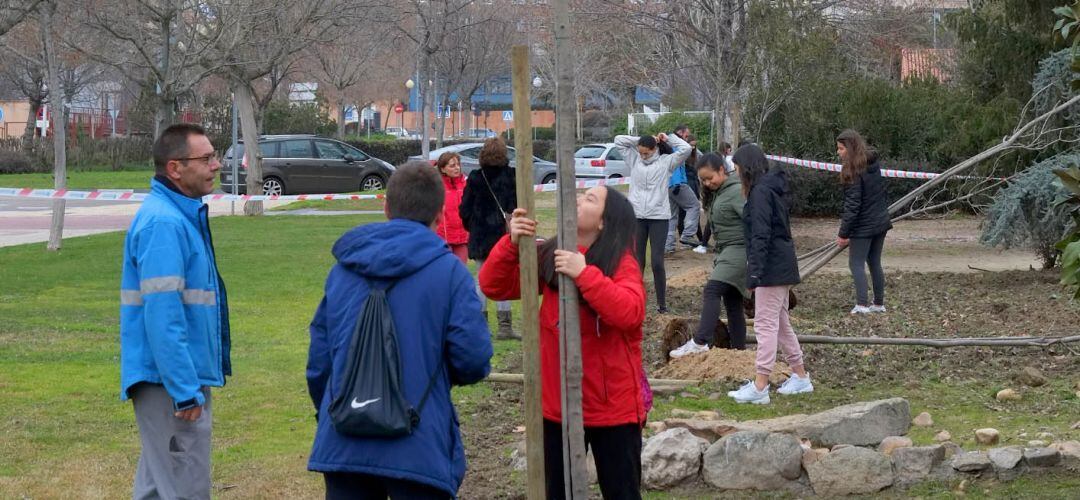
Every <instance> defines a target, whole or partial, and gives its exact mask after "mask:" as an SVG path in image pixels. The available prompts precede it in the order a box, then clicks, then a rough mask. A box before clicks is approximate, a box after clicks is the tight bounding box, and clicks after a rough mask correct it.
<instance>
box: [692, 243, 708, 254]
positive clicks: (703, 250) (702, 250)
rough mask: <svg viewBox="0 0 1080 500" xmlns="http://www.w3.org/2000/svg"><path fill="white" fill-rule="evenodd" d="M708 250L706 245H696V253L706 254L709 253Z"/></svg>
mask: <svg viewBox="0 0 1080 500" xmlns="http://www.w3.org/2000/svg"><path fill="white" fill-rule="evenodd" d="M708 252H709V249H708V248H705V245H698V246H696V247H694V253H701V254H704V253H708Z"/></svg>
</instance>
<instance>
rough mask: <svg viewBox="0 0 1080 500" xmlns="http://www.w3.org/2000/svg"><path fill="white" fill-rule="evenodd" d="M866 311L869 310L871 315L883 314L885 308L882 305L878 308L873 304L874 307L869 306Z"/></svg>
mask: <svg viewBox="0 0 1080 500" xmlns="http://www.w3.org/2000/svg"><path fill="white" fill-rule="evenodd" d="M868 309H870V312H872V313H883V312H885V306H883V305H881V306H879V305H877V304H874V305H872V306H870V307H869V308H868Z"/></svg>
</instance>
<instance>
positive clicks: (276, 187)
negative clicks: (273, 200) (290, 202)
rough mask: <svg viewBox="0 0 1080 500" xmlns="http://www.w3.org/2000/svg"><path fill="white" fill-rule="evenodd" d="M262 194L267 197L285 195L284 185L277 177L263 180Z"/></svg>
mask: <svg viewBox="0 0 1080 500" xmlns="http://www.w3.org/2000/svg"><path fill="white" fill-rule="evenodd" d="M263 194H265V195H267V196H281V195H283V194H285V183H284V182H281V179H278V178H277V177H267V178H265V179H263Z"/></svg>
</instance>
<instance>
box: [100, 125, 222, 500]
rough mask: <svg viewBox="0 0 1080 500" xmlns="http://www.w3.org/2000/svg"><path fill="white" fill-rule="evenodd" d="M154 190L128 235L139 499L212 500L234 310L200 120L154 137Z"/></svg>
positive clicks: (126, 390) (128, 383)
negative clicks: (211, 211)
mask: <svg viewBox="0 0 1080 500" xmlns="http://www.w3.org/2000/svg"><path fill="white" fill-rule="evenodd" d="M153 149H154V150H153V155H154V168H155V175H154V179H153V180H152V181H150V195H149V196H148V197H147V198H146V200H145V201H144V202H143V204H142V207H140V208H139V211H138V213H136V214H135V219H134V220H132V221H131V227H130V228H129V229H128V233H127V238H126V239H125V240H124V262H123V274H122V278H121V283H120V388H121V392H120V397H121V399H124V400H126V399H129V398H130V399H131V400H132V401H133V406H134V407H135V421H136V423H137V424H138V427H139V439H140V442H141V444H142V451H141V453H140V455H139V465H138V470H137V471H136V472H135V484H134V491H133V494H132V496H133V497H134V498H136V499H141V498H205V499H208V498H210V427H211V420H212V419H211V404H210V387H220V386H222V385H224V384H225V376H226V375H231V374H232V373H231V372H232V367H231V365H230V362H229V306H228V303H227V301H226V297H225V284H224V283H223V282H222V281H221V277H220V276H219V275H218V269H217V261H216V259H215V257H214V246H213V240H212V239H211V237H210V221H209V219H208V217H207V206H206V204H204V203H203V202H202V197H203V196H204V195H207V194H209V193H210V192H211V191H213V189H214V178H215V177H217V172H218V170H220V169H221V162H220V160H219V158H218V155H217V153H216V152H215V151H214V146H213V145H211V144H210V140H209V139H207V137H206V132H205V131H204V130H203V129H202V127H199V126H198V125H191V124H177V125H172V126H170V127H168V128H166V129H165V131H164V132H162V133H161V136H160V137H159V138H158V139H157V141H155V142H154V148H153Z"/></svg>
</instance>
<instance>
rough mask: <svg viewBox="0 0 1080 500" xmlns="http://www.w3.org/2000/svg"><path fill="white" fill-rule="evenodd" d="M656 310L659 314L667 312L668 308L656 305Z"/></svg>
mask: <svg viewBox="0 0 1080 500" xmlns="http://www.w3.org/2000/svg"><path fill="white" fill-rule="evenodd" d="M656 312H658V313H660V314H667V313H668V310H667V308H666V307H658V308H656Z"/></svg>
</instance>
